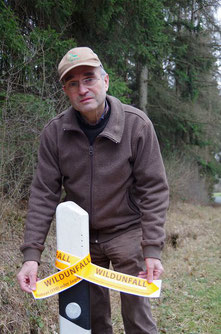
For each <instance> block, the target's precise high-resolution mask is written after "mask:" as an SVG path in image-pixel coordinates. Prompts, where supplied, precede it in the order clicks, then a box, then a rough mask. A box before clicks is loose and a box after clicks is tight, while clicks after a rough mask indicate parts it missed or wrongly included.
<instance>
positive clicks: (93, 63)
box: [18, 47, 168, 334]
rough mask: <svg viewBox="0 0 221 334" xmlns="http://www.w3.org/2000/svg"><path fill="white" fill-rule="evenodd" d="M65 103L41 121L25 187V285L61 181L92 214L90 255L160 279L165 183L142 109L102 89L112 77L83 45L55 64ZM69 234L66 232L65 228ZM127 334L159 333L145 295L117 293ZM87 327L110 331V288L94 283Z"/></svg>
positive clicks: (69, 196) (30, 283)
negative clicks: (34, 161) (34, 160)
mask: <svg viewBox="0 0 221 334" xmlns="http://www.w3.org/2000/svg"><path fill="white" fill-rule="evenodd" d="M58 72H59V76H60V81H61V82H62V83H63V89H64V92H65V94H66V95H67V96H68V98H69V100H70V103H71V107H70V108H69V109H67V110H66V111H64V112H63V113H61V114H60V115H58V116H57V117H55V118H54V119H52V120H51V121H50V122H49V123H48V124H47V125H46V127H45V128H44V130H43V132H42V135H41V142H40V148H39V158H38V167H37V172H36V175H35V178H34V180H33V183H32V187H31V195H30V201H29V210H28V215H27V221H26V231H25V241H24V244H23V246H22V247H21V250H22V252H23V254H24V264H23V267H22V269H21V271H20V273H19V274H18V280H19V283H20V286H21V288H22V289H23V290H24V291H26V292H29V293H30V292H31V291H32V290H33V289H35V283H36V279H37V268H38V263H39V262H40V256H41V252H42V251H43V249H44V246H43V245H44V241H45V238H46V235H47V233H48V229H49V227H50V223H51V220H52V217H53V215H54V213H55V209H56V206H57V205H58V203H59V200H60V196H61V187H62V185H63V187H64V189H65V192H66V197H65V200H68V201H69V200H71V201H73V202H75V203H77V204H78V205H80V206H81V207H82V208H83V209H85V210H86V211H87V212H88V213H89V217H90V253H91V258H92V262H93V263H95V264H97V265H99V266H103V267H107V268H108V267H109V265H110V262H111V263H112V265H113V267H114V270H116V271H119V272H123V273H127V274H130V275H135V276H137V275H138V276H139V277H142V278H146V279H147V280H148V281H149V282H152V280H153V279H158V278H159V277H160V275H161V274H162V272H163V267H162V265H161V262H160V253H161V250H162V247H163V243H164V238H165V236H164V228H163V225H164V221H165V212H166V209H167V207H168V186H167V181H166V176H165V170H164V166H163V162H162V158H161V155H160V150H159V145H158V142H157V138H156V135H155V132H154V129H153V126H152V124H151V122H150V120H149V119H148V117H147V116H146V115H145V114H144V113H143V112H142V111H140V110H138V109H136V108H133V107H131V106H128V105H124V104H122V103H121V102H120V101H119V100H118V99H116V98H114V97H111V96H107V95H106V92H107V90H108V87H109V77H108V74H107V73H106V72H105V71H104V69H103V67H102V64H101V62H100V60H99V58H98V56H97V55H96V54H95V53H94V52H93V51H92V50H91V49H89V48H86V47H85V48H75V49H72V50H70V51H68V52H67V54H66V55H65V56H64V57H63V59H62V60H61V62H60V64H59V66H58ZM70 233H71V231H70ZM121 302H122V316H123V321H124V327H125V332H126V333H127V334H128V333H129V334H136V333H142V334H145V333H148V334H156V333H157V329H156V325H155V323H154V321H153V319H152V315H151V311H150V306H149V303H148V299H147V298H143V297H137V296H133V295H130V294H125V293H122V294H121ZM91 303H92V307H91V313H92V314H91V316H92V333H95V334H111V333H112V325H111V319H110V303H109V290H108V289H106V288H102V287H100V286H97V285H96V286H95V285H91Z"/></svg>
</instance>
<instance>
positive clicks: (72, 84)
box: [65, 77, 100, 93]
mask: <svg viewBox="0 0 221 334" xmlns="http://www.w3.org/2000/svg"><path fill="white" fill-rule="evenodd" d="M98 80H100V78H96V77H91V78H85V79H82V80H79V81H69V82H67V83H66V84H65V86H66V88H67V89H68V90H69V91H71V92H74V93H75V92H77V91H78V89H79V85H80V84H81V85H83V86H84V87H87V88H90V87H93V86H94V85H95V84H96V83H97V81H98Z"/></svg>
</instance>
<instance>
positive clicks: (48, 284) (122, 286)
mask: <svg viewBox="0 0 221 334" xmlns="http://www.w3.org/2000/svg"><path fill="white" fill-rule="evenodd" d="M55 263H56V268H58V269H60V270H61V271H59V272H58V273H56V274H53V275H51V276H49V277H46V278H45V279H43V280H41V281H38V282H37V287H36V290H35V291H33V295H34V297H35V298H36V299H40V298H46V297H50V296H52V295H54V294H56V293H59V292H61V291H64V290H66V289H68V288H70V287H71V286H73V285H75V284H77V283H79V282H80V281H81V280H82V279H85V280H87V281H89V282H92V283H94V284H98V285H101V286H104V287H106V288H111V289H114V290H117V291H121V292H126V293H130V294H134V295H138V296H144V297H152V296H153V297H159V295H160V287H161V281H154V282H153V283H148V282H147V280H145V279H142V278H139V277H135V276H131V275H127V274H123V273H119V272H116V271H113V270H109V269H106V268H102V267H99V266H97V265H95V264H93V263H91V259H90V254H88V256H86V257H85V258H83V259H80V258H79V257H76V256H73V255H72V254H68V253H65V252H62V251H60V250H58V251H57V254H56V262H55Z"/></svg>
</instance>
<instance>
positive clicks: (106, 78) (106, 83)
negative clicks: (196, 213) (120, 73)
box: [104, 74, 109, 92]
mask: <svg viewBox="0 0 221 334" xmlns="http://www.w3.org/2000/svg"><path fill="white" fill-rule="evenodd" d="M104 85H105V90H106V92H107V91H108V88H109V75H108V74H106V75H105V77H104Z"/></svg>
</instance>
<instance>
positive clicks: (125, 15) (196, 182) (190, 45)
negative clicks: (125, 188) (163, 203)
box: [0, 0, 221, 202]
mask: <svg viewBox="0 0 221 334" xmlns="http://www.w3.org/2000/svg"><path fill="white" fill-rule="evenodd" d="M218 6H219V1H215V0H214V1H213V0H181V1H174V0H143V1H140V0H134V1H130V0H106V1H105V0H90V1H87V0H79V1H74V0H57V1H53V0H46V1H43V0H32V1H28V0H14V1H13V0H12V1H10V0H0V33H1V40H0V73H1V78H0V175H1V177H0V196H1V198H3V199H4V198H10V199H14V200H20V199H25V198H27V195H28V192H29V186H30V182H31V180H32V176H33V173H34V170H35V166H36V155H37V148H38V140H39V133H40V131H41V129H42V127H43V126H44V124H45V123H46V122H47V121H48V120H49V119H50V118H52V117H53V116H55V115H56V114H58V113H60V112H61V111H63V110H64V109H65V108H66V107H67V105H68V101H67V100H66V98H65V97H64V94H63V91H62V87H61V85H60V83H59V81H58V75H57V65H58V63H59V61H60V60H61V58H62V57H63V55H64V54H65V53H66V52H67V51H68V50H69V49H70V48H73V47H75V46H89V47H91V48H92V49H93V50H94V51H95V52H96V53H97V54H98V55H99V57H100V59H101V61H102V63H103V65H104V67H105V69H106V71H107V72H108V73H109V75H110V89H109V94H112V95H115V96H116V97H118V98H119V99H120V100H121V101H123V102H125V103H130V104H132V105H134V106H136V107H139V108H141V109H142V110H143V111H144V112H145V113H147V114H148V116H149V117H150V119H151V120H152V122H153V123H154V126H155V128H156V131H157V135H158V138H159V142H160V146H161V149H162V153H163V156H164V161H165V165H166V169H167V174H168V179H169V183H170V188H171V197H172V198H181V199H183V200H191V201H194V200H196V201H201V202H204V201H206V200H207V199H208V194H210V192H211V186H212V184H213V183H214V182H215V181H214V178H215V177H221V168H220V166H221V164H219V163H218V162H217V161H216V160H215V158H214V155H215V153H217V152H220V151H221V144H220V139H221V131H220V129H221V96H220V90H219V82H220V81H221V78H220V73H219V68H218V64H219V62H220V58H221V56H220V54H221V53H220V49H221V42H220V31H221V27H220V25H219V22H218V21H217V20H216V16H215V13H216V10H217V8H218Z"/></svg>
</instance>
